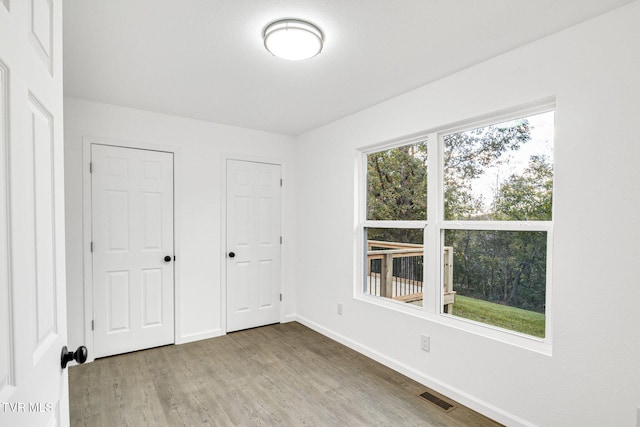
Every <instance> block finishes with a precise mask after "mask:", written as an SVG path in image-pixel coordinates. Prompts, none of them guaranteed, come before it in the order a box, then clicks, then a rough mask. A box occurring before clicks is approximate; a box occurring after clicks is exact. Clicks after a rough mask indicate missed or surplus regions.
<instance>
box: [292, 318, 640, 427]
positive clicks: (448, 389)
mask: <svg viewBox="0 0 640 427" xmlns="http://www.w3.org/2000/svg"><path fill="white" fill-rule="evenodd" d="M295 317H296V320H297V321H298V322H300V323H301V324H303V325H305V326H307V327H308V328H311V329H313V330H314V331H316V332H318V333H320V334H322V335H324V336H326V337H329V338H331V339H333V340H334V341H337V342H339V343H340V344H343V345H345V346H347V347H349V348H351V349H352V350H355V351H357V352H358V353H361V354H364V355H365V356H367V357H369V358H371V359H373V360H375V361H376V362H378V363H381V364H383V365H385V366H387V367H388V368H391V369H393V370H394V371H397V372H399V373H401V374H403V375H406V376H407V377H409V378H411V379H412V380H414V381H417V382H419V383H420V384H423V385H424V386H426V387H429V388H431V389H433V390H435V391H437V392H438V393H442V394H443V395H445V396H447V397H450V398H451V399H453V400H455V401H456V402H459V403H461V404H463V405H464V406H466V407H468V408H471V409H473V410H474V411H476V412H479V413H481V414H483V415H485V416H487V417H489V418H491V419H493V420H495V421H497V422H499V423H501V424H504V425H508V426H518V427H535V424H532V423H530V422H528V421H526V420H523V419H522V418H519V417H516V416H515V415H512V414H510V413H508V412H506V411H504V410H502V409H500V408H497V407H495V406H493V405H491V404H489V403H487V402H484V401H482V400H480V399H477V398H476V397H474V396H472V395H470V394H468V393H465V392H464V391H462V390H459V389H457V388H456V387H452V386H450V385H448V384H445V383H443V382H442V381H439V380H437V379H435V378H433V377H431V376H429V375H425V374H423V373H421V372H419V371H417V370H415V369H413V368H411V367H409V366H407V365H405V364H403V363H401V362H398V361H397V360H394V359H391V358H389V357H387V356H385V355H384V354H382V353H379V352H377V351H375V350H373V349H371V348H369V347H366V346H364V345H361V344H359V343H357V342H355V341H353V340H351V339H350V338H347V337H345V336H344V335H341V334H338V333H336V332H334V331H332V330H329V329H327V328H325V327H323V326H320V325H319V324H317V323H315V322H312V321H311V320H309V319H306V318H304V317H302V316H295ZM639 427H640V425H639Z"/></svg>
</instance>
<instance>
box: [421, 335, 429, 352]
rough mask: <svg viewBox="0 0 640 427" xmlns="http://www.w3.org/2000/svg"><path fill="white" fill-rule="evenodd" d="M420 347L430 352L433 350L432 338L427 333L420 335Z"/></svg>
mask: <svg viewBox="0 0 640 427" xmlns="http://www.w3.org/2000/svg"><path fill="white" fill-rule="evenodd" d="M420 348H421V349H422V351H426V352H427V353H428V352H429V350H431V338H430V337H428V336H427V335H420Z"/></svg>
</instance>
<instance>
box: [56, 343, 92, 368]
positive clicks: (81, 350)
mask: <svg viewBox="0 0 640 427" xmlns="http://www.w3.org/2000/svg"><path fill="white" fill-rule="evenodd" d="M88 355H89V352H88V351H87V347H85V346H83V345H81V346H80V347H78V349H77V350H76V351H73V352H71V351H69V350H67V346H66V345H65V346H64V347H62V354H61V355H60V365H61V366H62V369H64V368H66V367H67V363H69V362H71V361H72V360H75V361H76V362H78V364H79V365H82V364H83V363H84V362H86V361H87V356H88Z"/></svg>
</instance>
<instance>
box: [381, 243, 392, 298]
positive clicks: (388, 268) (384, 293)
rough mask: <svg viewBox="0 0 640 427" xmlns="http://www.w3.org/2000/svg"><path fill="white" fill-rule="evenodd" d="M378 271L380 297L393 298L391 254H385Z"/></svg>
mask: <svg viewBox="0 0 640 427" xmlns="http://www.w3.org/2000/svg"><path fill="white" fill-rule="evenodd" d="M381 264H382V268H381V269H380V296H381V297H385V298H393V254H385V255H384V258H382V263H381Z"/></svg>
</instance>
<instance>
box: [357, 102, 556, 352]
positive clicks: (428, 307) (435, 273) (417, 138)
mask: <svg viewBox="0 0 640 427" xmlns="http://www.w3.org/2000/svg"><path fill="white" fill-rule="evenodd" d="M552 111H553V112H554V115H555V111H556V105H555V100H553V99H546V100H544V101H540V102H536V103H532V104H528V105H525V106H522V107H519V108H514V109H509V110H505V111H502V112H498V113H494V114H489V115H486V116H483V117H480V118H476V119H473V120H466V121H463V122H458V123H454V124H452V125H450V126H443V127H441V128H438V129H434V130H432V131H429V132H423V133H419V134H414V135H412V136H409V137H407V138H397V139H394V140H391V141H387V142H384V143H381V144H375V145H370V146H367V147H363V148H361V149H359V150H358V156H359V162H358V163H359V168H358V169H359V174H358V177H359V179H358V182H359V185H358V194H359V196H358V197H357V201H358V206H357V209H356V212H358V218H357V220H356V242H357V243H356V257H355V258H356V259H355V261H356V262H357V264H356V265H357V266H358V267H357V268H356V269H354V270H355V275H356V278H355V279H356V280H355V281H354V282H355V286H354V298H356V299H358V300H362V301H365V302H368V303H371V304H375V305H378V306H382V307H386V308H389V309H393V310H397V311H401V312H403V313H407V314H410V315H413V316H419V317H421V318H424V319H429V320H431V321H434V322H437V323H440V324H443V325H447V326H450V327H453V328H456V329H460V330H463V331H467V332H470V333H473V334H476V335H481V336H484V337H488V338H491V339H494V340H497V341H500V342H504V343H507V344H512V345H515V346H518V347H521V348H525V349H529V350H532V351H536V352H539V353H542V354H546V355H551V349H552V348H551V344H552V331H553V327H552V325H553V323H552V318H553V310H552V298H551V295H552V260H553V228H554V227H553V210H554V209H555V203H553V205H552V218H551V220H550V221H538V220H535V221H495V220H482V221H474V220H445V218H444V137H445V136H446V135H450V134H453V133H459V132H464V131H469V130H472V129H476V128H479V127H485V126H489V125H493V124H498V123H503V122H506V121H509V120H514V119H519V118H527V117H530V116H534V115H537V114H542V113H548V112H552ZM554 122H555V120H554ZM554 128H555V123H554ZM425 140H426V142H427V152H428V157H427V165H428V168H429V174H428V176H427V188H428V192H427V218H426V219H425V220H414V221H394V220H384V221H381V220H368V219H367V191H368V188H367V166H368V162H367V159H368V156H369V155H370V154H373V153H377V152H380V151H385V150H388V149H392V148H395V147H400V146H405V145H411V144H415V143H417V142H424V141H425ZM553 143H554V146H555V145H556V144H557V139H556V138H555V130H554V141H553ZM552 164H553V166H554V169H555V157H554V158H553V159H552ZM555 185H556V177H555V174H554V180H553V186H554V190H555ZM553 194H554V199H555V191H554V193H553ZM367 228H423V229H424V236H423V239H424V258H423V260H424V262H423V268H424V272H423V277H424V279H423V280H424V281H423V305H422V307H420V306H417V305H412V304H406V303H403V302H400V301H395V300H392V299H390V298H384V297H378V296H375V295H370V294H367V293H365V291H364V286H363V283H366V280H367V278H366V270H365V268H366V267H365V263H366V260H367V256H366V252H367V247H366V242H365V240H364V239H365V235H366V234H365V232H366V229H367ZM445 230H485V231H542V232H546V240H547V247H546V251H547V253H546V290H545V337H544V338H540V337H535V336H531V335H526V334H523V333H519V332H516V331H512V330H509V329H505V328H500V327H498V326H493V325H490V324H486V323H482V322H477V321H474V320H470V319H465V318H462V317H458V316H455V315H453V314H448V313H444V312H443V309H442V307H443V306H442V303H443V274H444V272H443V270H444V269H443V255H442V251H443V247H444V233H445ZM429 254H438V255H437V256H434V255H429Z"/></svg>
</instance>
